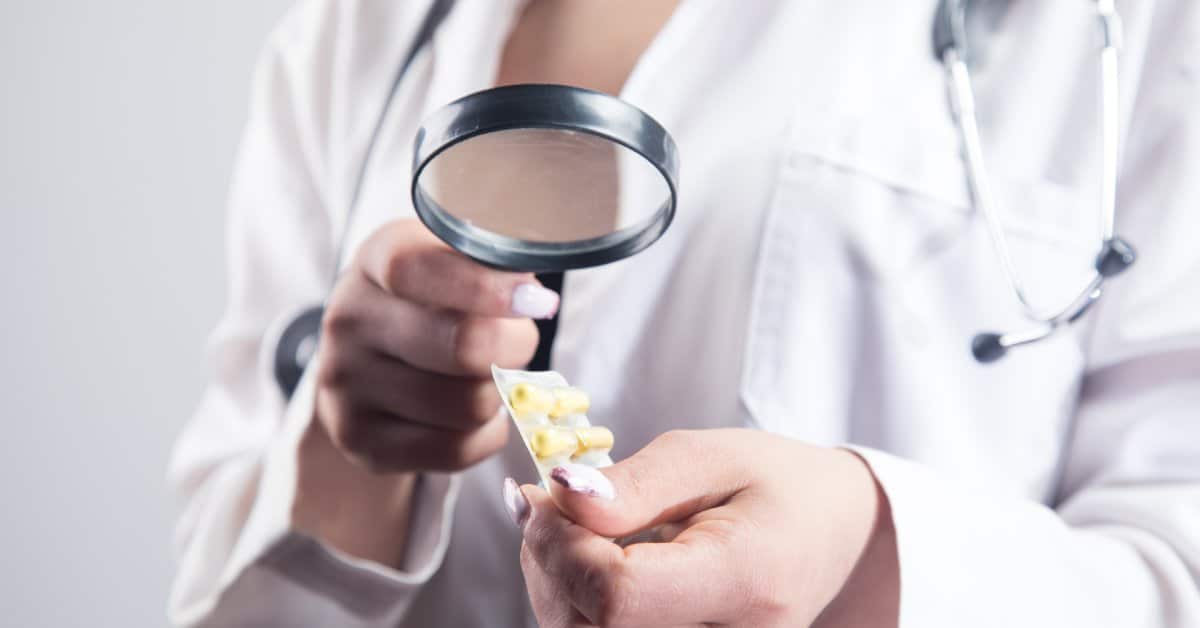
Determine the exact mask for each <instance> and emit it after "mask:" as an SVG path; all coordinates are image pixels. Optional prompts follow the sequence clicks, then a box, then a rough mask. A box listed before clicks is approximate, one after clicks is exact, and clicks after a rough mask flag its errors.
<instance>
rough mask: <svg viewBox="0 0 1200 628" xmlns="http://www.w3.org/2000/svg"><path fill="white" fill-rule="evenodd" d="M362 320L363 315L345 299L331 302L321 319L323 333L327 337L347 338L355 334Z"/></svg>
mask: <svg viewBox="0 0 1200 628" xmlns="http://www.w3.org/2000/svg"><path fill="white" fill-rule="evenodd" d="M361 322H362V316H361V315H360V314H359V312H358V311H356V310H355V309H354V308H351V307H348V306H347V305H346V304H345V303H344V302H343V301H336V300H335V301H334V302H332V303H330V305H329V308H328V309H326V310H325V316H324V317H323V318H322V319H321V333H322V335H324V336H325V337H326V338H335V339H337V338H345V337H347V336H350V335H353V334H354V333H355V332H356V331H357V330H358V328H359V326H360V324H361Z"/></svg>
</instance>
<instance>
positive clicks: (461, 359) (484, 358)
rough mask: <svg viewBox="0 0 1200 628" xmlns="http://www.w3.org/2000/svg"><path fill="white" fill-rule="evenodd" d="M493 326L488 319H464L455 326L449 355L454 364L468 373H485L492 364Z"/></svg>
mask: <svg viewBox="0 0 1200 628" xmlns="http://www.w3.org/2000/svg"><path fill="white" fill-rule="evenodd" d="M494 335H495V326H494V325H493V324H492V323H491V321H490V320H489V319H482V318H464V319H463V320H461V321H459V323H458V325H456V326H455V333H454V343H453V348H452V350H451V355H452V357H453V359H454V364H455V365H456V366H457V367H459V368H461V369H463V370H465V371H467V372H470V373H486V372H487V371H488V370H489V367H490V366H491V364H492V353H493V351H492V346H493V344H494V343H493V337H494Z"/></svg>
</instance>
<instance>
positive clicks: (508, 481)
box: [504, 478, 530, 528]
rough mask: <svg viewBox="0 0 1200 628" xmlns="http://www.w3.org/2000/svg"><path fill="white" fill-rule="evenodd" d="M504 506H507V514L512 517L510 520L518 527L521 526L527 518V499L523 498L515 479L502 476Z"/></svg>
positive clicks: (523, 495) (528, 509)
mask: <svg viewBox="0 0 1200 628" xmlns="http://www.w3.org/2000/svg"><path fill="white" fill-rule="evenodd" d="M504 506H505V507H506V508H508V516H509V517H512V522H513V523H514V524H516V526H517V527H518V528H520V527H523V526H524V525H525V520H526V519H528V518H529V511H530V508H529V500H527V499H525V494H524V493H522V492H521V487H519V486H517V482H516V480H514V479H512V478H504Z"/></svg>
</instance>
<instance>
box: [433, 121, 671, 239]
mask: <svg viewBox="0 0 1200 628" xmlns="http://www.w3.org/2000/svg"><path fill="white" fill-rule="evenodd" d="M420 184H421V186H422V187H424V189H425V192H426V193H427V194H429V196H430V198H431V199H432V200H433V201H434V202H436V203H437V204H438V205H439V206H440V207H442V208H443V210H444V211H445V212H446V213H447V214H449V215H451V216H453V217H454V218H457V219H458V220H459V221H461V222H462V223H464V224H466V225H471V226H474V227H476V228H478V229H482V230H485V231H489V232H491V233H493V234H496V235H499V236H503V237H505V238H512V239H517V240H524V241H528V242H540V243H569V242H578V241H584V240H594V239H596V238H600V237H603V236H606V235H608V234H610V233H612V232H614V231H619V230H621V229H624V228H627V227H630V226H632V225H635V224H637V223H639V222H642V221H644V220H645V219H646V217H647V216H649V215H651V214H653V213H654V212H655V211H657V210H658V209H659V208H660V207H662V205H663V203H665V202H666V201H667V199H668V198H669V197H670V189H669V188H668V186H667V184H666V181H665V180H664V179H663V178H662V175H660V174H659V173H658V171H657V170H656V169H655V168H654V166H653V165H651V164H650V162H648V161H646V160H645V159H644V158H643V157H642V156H641V155H638V154H637V153H635V152H633V151H632V150H630V149H628V148H626V147H624V146H622V145H620V144H617V143H615V142H613V141H612V140H609V139H607V138H603V137H599V136H597V135H592V134H590V133H585V132H581V131H575V130H571V129H553V128H524V129H508V130H504V131H496V132H493V133H487V134H484V135H477V136H475V137H472V138H470V139H468V140H464V141H462V142H459V143H458V144H455V145H453V146H451V147H449V148H447V149H446V150H445V151H443V152H442V153H441V154H439V155H438V156H437V157H436V158H434V159H433V160H432V161H431V162H430V163H429V166H428V167H426V169H425V173H424V175H423V176H422V179H421V182H420Z"/></svg>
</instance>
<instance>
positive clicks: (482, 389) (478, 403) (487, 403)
mask: <svg viewBox="0 0 1200 628" xmlns="http://www.w3.org/2000/svg"><path fill="white" fill-rule="evenodd" d="M467 399H468V403H469V406H468V408H467V412H468V413H469V416H470V418H471V419H472V420H474V421H476V422H484V421H488V420H490V419H491V418H492V417H494V416H496V413H497V412H498V411H499V410H500V396H499V395H498V394H497V393H496V387H495V385H493V384H491V383H490V382H489V383H485V384H478V385H476V386H475V387H474V388H473V389H472V391H471V393H470V394H469V395H467Z"/></svg>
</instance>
